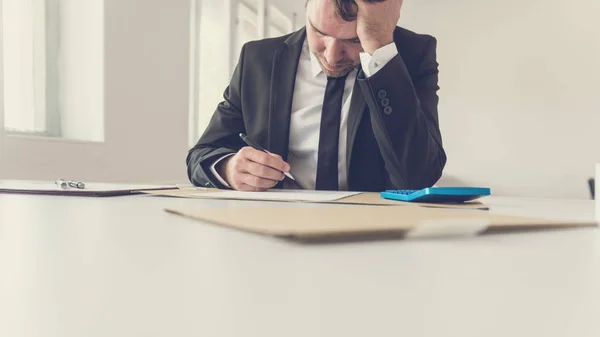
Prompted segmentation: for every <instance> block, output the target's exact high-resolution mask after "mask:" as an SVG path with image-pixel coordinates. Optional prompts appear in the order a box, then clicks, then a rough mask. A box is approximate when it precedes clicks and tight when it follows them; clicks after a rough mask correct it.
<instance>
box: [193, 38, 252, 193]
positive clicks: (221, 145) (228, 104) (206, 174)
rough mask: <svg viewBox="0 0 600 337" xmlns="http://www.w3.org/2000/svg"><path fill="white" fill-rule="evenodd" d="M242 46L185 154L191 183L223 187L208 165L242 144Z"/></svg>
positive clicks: (239, 147)
mask: <svg viewBox="0 0 600 337" xmlns="http://www.w3.org/2000/svg"><path fill="white" fill-rule="evenodd" d="M244 53H245V46H244V48H242V53H241V56H240V61H239V62H238V65H237V67H236V69H235V71H234V73H233V76H232V78H231V82H230V84H229V86H228V87H227V89H226V90H225V93H224V94H223V101H222V102H221V103H220V104H219V105H218V106H217V109H216V111H215V113H214V114H213V117H212V119H211V120H210V123H209V125H208V128H207V129H206V131H205V132H204V134H203V135H202V136H201V137H200V140H199V141H198V143H197V144H196V146H194V147H193V148H192V149H191V150H190V151H189V153H188V156H187V159H186V162H187V173H188V177H189V179H190V181H191V182H192V184H194V185H196V186H202V187H216V188H227V186H224V185H223V184H222V183H221V182H220V180H219V179H218V178H217V177H216V176H215V175H214V174H213V173H212V172H211V166H212V165H213V164H214V163H215V162H216V161H218V160H219V159H221V158H222V157H224V156H227V155H230V154H233V153H237V151H239V149H241V148H242V147H243V146H244V144H243V142H242V141H241V139H240V138H239V136H238V134H239V133H240V132H245V128H244V121H243V117H242V104H241V102H242V100H241V92H242V88H241V83H242V74H243V68H244Z"/></svg>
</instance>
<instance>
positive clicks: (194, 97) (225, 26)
mask: <svg viewBox="0 0 600 337" xmlns="http://www.w3.org/2000/svg"><path fill="white" fill-rule="evenodd" d="M271 1H273V0H271ZM267 3H268V1H267V0H225V1H224V0H193V2H192V44H191V46H192V57H191V59H192V62H191V63H192V64H191V67H192V72H191V74H192V75H191V76H192V78H191V86H190V87H191V95H190V97H191V99H190V100H191V102H190V144H195V142H196V141H197V140H198V138H199V137H200V135H202V133H203V132H204V130H205V129H206V127H207V126H208V123H209V122H210V118H211V117H212V115H213V113H214V111H215V108H216V107H217V105H218V104H219V103H220V102H221V101H222V100H223V91H224V90H225V88H226V87H227V85H229V80H230V78H231V75H232V73H233V70H234V69H235V66H236V65H237V63H238V58H239V55H240V52H241V50H242V47H243V45H244V44H245V43H246V42H248V41H252V40H259V39H262V38H265V37H268V36H281V35H285V34H287V33H290V32H291V31H292V30H293V28H292V19H291V18H289V17H288V16H286V15H285V14H284V13H283V12H282V11H280V10H278V9H277V6H275V5H273V4H271V5H270V6H269V7H268V8H269V10H268V11H267ZM282 3H287V1H285V2H284V1H282ZM298 6H299V7H300V8H304V5H303V3H300V2H299V3H298ZM267 17H268V18H267ZM267 30H268V31H269V32H268V33H267Z"/></svg>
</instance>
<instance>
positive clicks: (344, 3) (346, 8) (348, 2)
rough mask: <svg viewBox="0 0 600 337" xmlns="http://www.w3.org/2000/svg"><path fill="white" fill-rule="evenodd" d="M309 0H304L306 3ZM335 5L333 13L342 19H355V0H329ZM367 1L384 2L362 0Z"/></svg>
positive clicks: (372, 0) (372, 1) (356, 10)
mask: <svg viewBox="0 0 600 337" xmlns="http://www.w3.org/2000/svg"><path fill="white" fill-rule="evenodd" d="M309 1H310V0H306V4H307V5H308V2H309ZM329 1H330V2H332V3H333V4H334V5H335V14H337V15H338V16H339V17H340V18H342V19H343V20H344V21H348V22H351V21H354V20H356V15H357V14H356V13H357V12H358V7H357V6H356V2H355V0H329ZM363 1H366V2H368V3H374V2H384V1H385V0H363Z"/></svg>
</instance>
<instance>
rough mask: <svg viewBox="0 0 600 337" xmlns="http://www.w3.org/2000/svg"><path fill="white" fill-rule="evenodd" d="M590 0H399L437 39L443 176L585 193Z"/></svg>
mask: <svg viewBox="0 0 600 337" xmlns="http://www.w3.org/2000/svg"><path fill="white" fill-rule="evenodd" d="M598 13H600V2H599V1H597V0H571V1H564V0H527V1H523V0H502V1H497V0H483V1H482V0H455V1H444V0H406V1H405V7H404V10H403V14H402V19H401V21H400V22H401V25H402V26H405V27H407V28H409V29H412V30H415V31H417V32H421V33H429V34H432V35H434V36H435V37H436V38H437V39H438V60H439V63H440V87H441V91H440V98H441V102H440V106H439V114H440V123H441V128H442V134H443V138H444V142H445V147H446V149H447V152H448V166H447V169H446V171H445V177H444V179H443V180H442V183H445V184H456V183H459V184H466V185H483V186H490V187H492V189H493V192H494V193H495V194H500V195H502V194H510V195H525V196H538V195H539V196H553V197H580V198H589V192H588V188H587V184H586V182H587V179H588V178H590V177H592V176H593V174H594V164H595V163H597V162H600V101H599V100H598V97H599V96H600V82H599V79H600V28H599V26H598V23H597V19H598Z"/></svg>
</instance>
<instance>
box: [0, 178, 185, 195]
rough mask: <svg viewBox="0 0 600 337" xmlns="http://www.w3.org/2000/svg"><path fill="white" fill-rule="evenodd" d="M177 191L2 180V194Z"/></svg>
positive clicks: (139, 186) (127, 193)
mask: <svg viewBox="0 0 600 337" xmlns="http://www.w3.org/2000/svg"><path fill="white" fill-rule="evenodd" d="M169 189H177V187H176V186H167V185H128V184H106V183H86V187H85V188H84V189H77V188H61V187H59V186H58V185H56V183H55V182H49V181H26V180H0V193H5V194H35V195H55V196H77V197H114V196H124V195H133V194H140V193H142V192H143V191H152V190H169Z"/></svg>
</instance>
